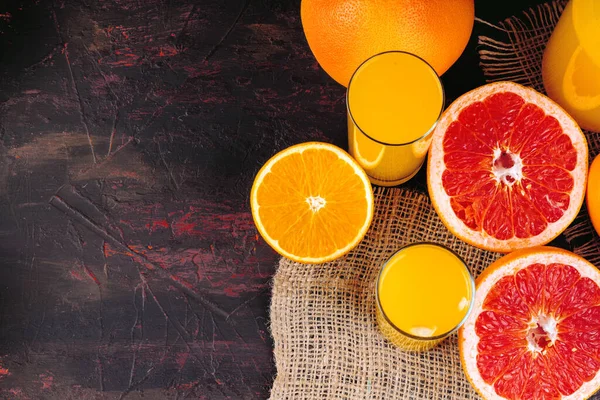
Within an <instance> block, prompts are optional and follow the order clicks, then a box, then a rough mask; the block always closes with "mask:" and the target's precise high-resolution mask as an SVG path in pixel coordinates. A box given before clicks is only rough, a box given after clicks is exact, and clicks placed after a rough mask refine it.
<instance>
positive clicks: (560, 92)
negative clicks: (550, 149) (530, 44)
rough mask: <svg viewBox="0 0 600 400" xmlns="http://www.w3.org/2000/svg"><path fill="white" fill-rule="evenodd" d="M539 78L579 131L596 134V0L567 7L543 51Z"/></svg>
mask: <svg viewBox="0 0 600 400" xmlns="http://www.w3.org/2000/svg"><path fill="white" fill-rule="evenodd" d="M542 78H543V81H544V87H545V89H546V92H547V93H548V96H550V98H552V99H553V100H554V101H556V102H557V103H558V104H560V105H561V106H562V107H563V108H564V109H565V110H566V111H567V112H569V114H571V115H572V116H573V118H574V119H575V120H576V121H577V123H578V124H579V125H580V126H581V127H582V128H584V129H589V130H592V131H597V132H600V1H598V0H571V1H570V2H569V3H568V4H567V6H566V8H565V10H564V11H563V14H562V15H561V17H560V20H559V21H558V24H557V25H556V28H555V29H554V32H553V33H552V36H551V37H550V40H549V41H548V44H547V46H546V49H545V50H544V58H543V61H542Z"/></svg>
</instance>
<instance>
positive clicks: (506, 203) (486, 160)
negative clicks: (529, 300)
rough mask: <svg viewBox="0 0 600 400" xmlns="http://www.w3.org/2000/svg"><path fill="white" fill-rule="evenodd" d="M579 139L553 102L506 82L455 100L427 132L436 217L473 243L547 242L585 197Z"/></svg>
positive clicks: (513, 245) (583, 150)
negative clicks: (429, 142) (429, 144)
mask: <svg viewBox="0 0 600 400" xmlns="http://www.w3.org/2000/svg"><path fill="white" fill-rule="evenodd" d="M587 159H588V148H587V141H586V138H585V136H584V135H583V132H581V129H579V127H578V126H577V123H576V122H575V121H574V120H573V119H572V118H571V117H570V116H569V115H568V114H567V113H566V112H565V111H564V110H563V109H562V108H560V106H558V105H557V104H556V103H554V102H553V101H552V100H550V99H549V98H547V97H546V96H544V95H542V94H540V93H538V92H536V91H535V90H533V89H530V88H526V87H524V86H521V85H518V84H516V83H512V82H497V83H491V84H488V85H485V86H482V87H479V88H477V89H475V90H472V91H470V92H468V93H466V94H464V95H462V96H461V97H459V98H458V99H457V100H456V101H455V102H454V103H452V105H451V106H450V107H449V108H448V109H447V110H446V111H444V113H443V115H442V118H441V119H440V121H439V123H438V125H437V126H436V128H435V131H434V132H433V139H432V144H431V149H430V151H429V167H428V172H427V174H428V175H427V178H428V179H427V181H428V187H429V194H430V197H431V200H432V203H433V206H434V207H435V209H436V211H437V213H438V215H439V216H440V218H441V220H442V221H443V222H444V224H445V225H446V226H447V227H448V229H449V230H450V231H451V232H452V233H454V234H455V235H456V236H458V237H459V238H461V239H462V240H464V241H465V242H468V243H470V244H472V245H474V246H477V247H480V248H483V249H487V250H492V251H498V252H505V253H507V252H510V251H513V250H515V249H519V248H524V247H532V246H538V245H543V244H546V243H548V242H550V241H551V240H552V239H554V238H555V237H556V236H558V235H559V234H560V233H562V232H563V231H564V230H565V229H566V228H567V226H569V224H570V223H571V222H572V221H573V219H574V218H575V217H576V216H577V213H578V212H579V210H580V208H581V205H582V203H583V200H584V196H585V187H586V179H587V168H588V161H587Z"/></svg>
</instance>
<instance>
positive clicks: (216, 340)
mask: <svg viewBox="0 0 600 400" xmlns="http://www.w3.org/2000/svg"><path fill="white" fill-rule="evenodd" d="M537 2H538V1H513V2H506V1H502V2H489V1H488V0H478V1H477V2H476V14H477V16H478V17H479V18H482V19H484V20H488V21H498V20H501V19H504V18H506V17H508V16H510V15H513V14H515V13H518V12H520V10H521V9H523V8H526V7H527V6H529V5H531V4H535V3H537ZM299 3H300V2H299V0H296V1H288V2H285V1H275V0H226V1H224V0H204V1H197V2H193V1H191V0H178V1H172V0H169V1H167V0H108V1H93V0H62V1H61V0H55V1H46V0H29V1H24V0H20V1H19V0H16V1H14V0H9V1H8V2H6V1H4V2H2V3H0V397H1V398H3V399H61V400H66V399H122V398H128V399H138V398H144V399H162V398H165V399H176V398H177V399H183V398H201V399H221V398H232V399H261V398H266V397H267V396H268V393H269V388H270V385H271V383H272V380H273V376H274V374H275V368H274V362H273V357H272V342H271V338H270V334H269V320H268V308H269V296H270V279H271V276H272V274H273V272H274V270H275V268H276V263H277V260H278V257H277V256H276V254H275V253H274V252H273V251H272V250H271V249H270V248H269V247H268V246H267V245H266V244H265V243H264V242H263V241H262V239H261V238H260V237H259V236H258V234H257V231H256V229H255V228H254V225H253V222H252V217H251V215H250V213H249V204H248V194H249V190H250V186H251V183H252V180H253V177H254V174H255V173H256V172H257V171H258V169H259V167H260V166H261V164H262V163H264V162H265V161H266V160H267V159H268V158H269V157H270V156H272V155H273V154H274V153H275V152H277V151H278V150H281V149H283V148H285V147H287V146H290V145H292V144H295V143H299V142H303V141H308V140H320V141H326V142H332V143H335V144H337V145H340V146H342V147H344V148H345V147H346V146H347V139H346V115H345V101H344V88H342V87H341V86H339V85H338V84H336V83H335V82H334V81H333V80H332V79H330V78H329V77H328V76H327V75H326V74H325V73H324V72H323V71H322V70H321V69H320V68H319V65H318V64H317V62H316V61H315V59H314V58H313V56H312V54H311V53H310V51H309V49H308V46H307V44H306V41H305V38H304V35H303V33H302V27H301V23H300V17H299V7H300V4H299ZM491 3H494V4H491ZM485 28H486V26H485V25H483V24H479V23H477V24H476V26H475V30H474V33H473V36H472V39H471V42H470V44H469V46H468V48H467V50H466V51H465V53H464V54H463V56H462V57H461V59H460V60H459V62H457V63H456V64H455V66H454V67H453V68H452V69H451V70H449V71H448V72H447V73H446V74H445V75H444V77H443V81H444V84H445V87H446V92H447V95H448V97H449V100H452V99H454V98H456V97H457V96H458V95H460V94H461V93H463V92H465V91H466V90H468V89H471V88H474V87H476V86H478V85H481V84H482V83H483V76H482V73H481V71H480V70H479V67H478V56H477V53H476V35H477V34H478V33H481V31H482V30H484V29H485ZM424 182H425V181H424V174H423V172H421V173H420V174H419V175H418V176H417V177H416V178H415V179H413V180H412V181H411V182H410V183H409V185H411V186H413V187H417V188H420V189H423V188H424Z"/></svg>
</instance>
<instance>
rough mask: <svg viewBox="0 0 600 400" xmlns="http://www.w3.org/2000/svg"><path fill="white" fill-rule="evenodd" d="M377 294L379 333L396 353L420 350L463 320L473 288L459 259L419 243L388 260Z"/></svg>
mask: <svg viewBox="0 0 600 400" xmlns="http://www.w3.org/2000/svg"><path fill="white" fill-rule="evenodd" d="M377 294H378V299H379V306H380V308H381V310H380V312H383V314H385V317H386V318H382V317H383V316H379V318H378V322H379V326H380V329H381V330H382V332H383V333H384V334H385V335H386V336H387V337H388V339H390V340H391V341H392V342H393V343H395V344H397V345H398V346H399V347H401V348H404V349H407V350H422V349H425V348H429V347H432V346H433V345H435V344H437V342H439V341H440V340H441V339H443V337H444V336H445V335H447V334H449V333H450V332H452V331H453V330H454V329H456V328H457V327H458V326H459V325H460V324H461V323H462V321H464V319H465V317H466V315H467V313H468V312H469V310H470V307H471V303H472V299H473V294H474V283H473V279H472V278H471V275H470V274H469V271H468V270H467V268H466V266H465V265H464V263H463V262H462V260H461V259H460V258H459V257H458V256H456V255H455V254H454V253H452V252H451V251H450V250H447V249H446V248H444V247H442V246H438V245H434V244H428V243H424V244H417V245H412V246H407V247H405V248H403V249H402V250H400V251H399V252H397V253H396V254H395V255H393V256H392V257H391V258H390V260H389V261H388V262H387V263H386V265H385V266H384V268H383V270H382V271H381V274H380V276H379V279H378V283H377ZM391 325H393V326H391ZM394 327H395V328H394ZM399 331H400V332H399ZM402 332H405V333H408V334H409V335H412V336H416V337H418V338H420V339H421V340H413V339H414V338H412V339H411V338H410V337H408V336H407V335H402ZM428 338H431V339H430V340H429V342H428ZM433 339H438V340H433Z"/></svg>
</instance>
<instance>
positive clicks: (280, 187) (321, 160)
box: [250, 142, 373, 263]
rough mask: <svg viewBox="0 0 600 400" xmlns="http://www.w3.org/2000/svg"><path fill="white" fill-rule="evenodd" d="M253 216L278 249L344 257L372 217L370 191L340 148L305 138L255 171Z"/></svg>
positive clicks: (319, 257)
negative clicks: (305, 141)
mask: <svg viewBox="0 0 600 400" xmlns="http://www.w3.org/2000/svg"><path fill="white" fill-rule="evenodd" d="M250 205H251V208H252V217H253V218H254V223H255V224H256V227H257V228H258V231H259V232H260V234H261V236H262V237H263V239H264V240H265V241H266V242H267V243H268V244H269V245H270V246H271V247H272V248H273V249H274V250H275V251H277V252H278V253H279V254H281V255H282V256H284V257H287V258H289V259H291V260H294V261H298V262H302V263H323V262H327V261H331V260H334V259H336V258H338V257H341V256H343V255H344V254H346V253H347V252H349V251H350V250H351V249H353V248H354V247H355V246H356V245H357V244H358V243H359V242H360V241H361V240H362V238H363V237H364V235H365V234H366V233H367V230H368V229H369V226H370V225H371V220H372V219H373V191H372V188H371V183H370V182H369V178H368V177H367V175H366V174H365V172H364V171H363V170H362V169H361V168H360V166H359V165H358V164H357V163H356V161H354V159H352V157H350V156H349V155H348V153H346V152H345V151H343V150H342V149H340V148H339V147H336V146H334V145H331V144H327V143H319V142H309V143H302V144H298V145H296V146H292V147H289V148H287V149H285V150H283V151H281V152H279V153H277V154H276V155H275V156H273V157H272V158H271V159H270V160H269V161H267V163H266V164H265V165H264V166H263V167H262V168H261V170H260V171H259V172H258V174H257V175H256V178H255V180H254V184H253V185H252V190H251V193H250Z"/></svg>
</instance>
